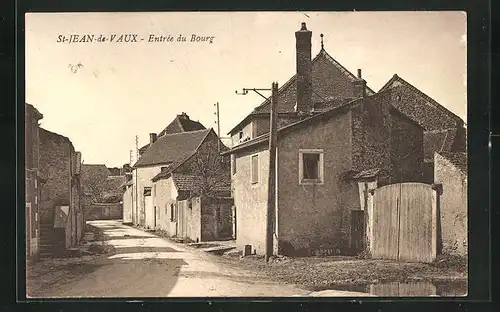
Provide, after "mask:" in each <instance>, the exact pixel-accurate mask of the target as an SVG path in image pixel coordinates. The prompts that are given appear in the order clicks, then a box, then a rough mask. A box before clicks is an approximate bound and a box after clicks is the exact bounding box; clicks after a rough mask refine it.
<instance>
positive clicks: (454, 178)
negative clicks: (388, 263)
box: [434, 152, 468, 256]
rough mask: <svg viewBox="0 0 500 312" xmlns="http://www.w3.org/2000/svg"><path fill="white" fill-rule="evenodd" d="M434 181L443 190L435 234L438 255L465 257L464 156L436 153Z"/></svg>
mask: <svg viewBox="0 0 500 312" xmlns="http://www.w3.org/2000/svg"><path fill="white" fill-rule="evenodd" d="M434 180H435V182H436V183H439V184H441V186H442V194H441V195H440V201H439V203H440V205H439V212H440V222H439V231H438V232H440V234H441V235H438V238H439V240H440V242H439V243H440V247H441V252H442V253H445V254H457V255H462V256H466V255H467V253H468V252H467V246H468V244H467V241H468V240H467V153H465V152H462V153H460V152H455V153H453V152H441V153H435V154H434Z"/></svg>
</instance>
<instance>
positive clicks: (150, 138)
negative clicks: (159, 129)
mask: <svg viewBox="0 0 500 312" xmlns="http://www.w3.org/2000/svg"><path fill="white" fill-rule="evenodd" d="M156 139H157V134H156V133H150V134H149V145H152V144H153V143H154V142H155V141H156Z"/></svg>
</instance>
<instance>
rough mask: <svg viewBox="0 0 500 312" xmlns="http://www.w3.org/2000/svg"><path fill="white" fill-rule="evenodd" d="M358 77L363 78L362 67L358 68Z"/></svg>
mask: <svg viewBox="0 0 500 312" xmlns="http://www.w3.org/2000/svg"><path fill="white" fill-rule="evenodd" d="M358 78H359V79H361V68H358Z"/></svg>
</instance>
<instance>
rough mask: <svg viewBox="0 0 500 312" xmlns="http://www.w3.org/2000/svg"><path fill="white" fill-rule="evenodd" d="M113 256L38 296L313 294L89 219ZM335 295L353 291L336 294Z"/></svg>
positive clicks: (129, 229) (79, 268)
mask: <svg viewBox="0 0 500 312" xmlns="http://www.w3.org/2000/svg"><path fill="white" fill-rule="evenodd" d="M89 223H90V225H92V226H94V227H97V228H99V229H100V230H102V231H103V232H104V235H105V237H106V239H105V241H104V243H105V244H108V245H112V246H113V247H114V250H115V251H114V252H112V253H110V254H107V255H105V256H104V257H99V258H97V259H94V260H92V261H83V262H80V263H79V264H77V265H74V266H73V267H72V270H75V271H78V273H79V274H75V275H74V276H73V274H72V275H71V276H68V278H67V279H65V280H64V279H63V280H61V281H60V282H58V283H56V284H53V285H51V286H50V287H46V288H45V289H43V290H42V291H41V292H39V294H38V295H37V297H39V296H40V297H44V298H47V297H50V298H77V297H80V298H92V297H129V298H137V297H142V298H144V297H261V296H265V297H274V296H280V297H289V296H307V295H310V292H309V291H306V290H303V289H300V288H298V287H296V286H293V285H286V284H280V283H277V282H272V281H269V280H264V279H262V278H259V277H258V274H256V273H255V272H252V271H246V270H244V269H241V268H234V267H230V266H228V265H224V264H221V263H218V262H217V261H214V256H213V255H208V254H206V253H204V252H202V251H198V250H193V249H191V248H188V247H185V246H182V245H180V244H177V243H173V242H170V241H168V240H167V239H164V238H160V237H158V236H156V235H154V234H151V233H149V232H146V231H142V230H139V229H136V228H133V227H130V226H126V225H123V224H121V222H119V221H113V220H111V221H91V222H89ZM331 295H333V296H335V295H338V296H346V295H349V293H346V292H342V291H339V292H335V293H333V294H331Z"/></svg>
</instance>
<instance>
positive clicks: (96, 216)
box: [84, 203, 123, 221]
mask: <svg viewBox="0 0 500 312" xmlns="http://www.w3.org/2000/svg"><path fill="white" fill-rule="evenodd" d="M84 217H85V220H87V221H89V220H116V219H121V218H123V210H122V205H121V204H120V203H112V204H104V203H92V204H90V205H88V206H87V207H86V209H85V211H84Z"/></svg>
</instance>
